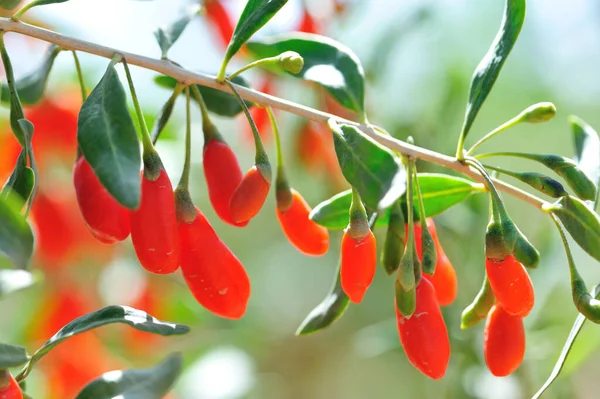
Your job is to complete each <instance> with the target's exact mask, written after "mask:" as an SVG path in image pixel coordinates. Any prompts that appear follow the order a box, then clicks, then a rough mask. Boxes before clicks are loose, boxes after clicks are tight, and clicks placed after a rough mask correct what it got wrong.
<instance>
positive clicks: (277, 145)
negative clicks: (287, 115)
mask: <svg viewBox="0 0 600 399" xmlns="http://www.w3.org/2000/svg"><path fill="white" fill-rule="evenodd" d="M266 110H267V115H269V120H270V121H271V126H272V127H273V136H275V148H276V149H277V173H278V174H281V175H282V176H283V175H284V168H283V150H282V149H281V137H280V135H279V128H278V127H277V121H276V120H275V115H273V110H272V109H271V108H270V107H267V108H266Z"/></svg>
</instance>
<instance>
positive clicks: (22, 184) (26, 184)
mask: <svg viewBox="0 0 600 399" xmlns="http://www.w3.org/2000/svg"><path fill="white" fill-rule="evenodd" d="M34 184H35V176H34V173H33V169H31V168H30V167H28V166H27V152H26V151H25V150H21V153H20V154H19V157H18V158H17V162H16V164H15V167H14V168H13V171H12V173H11V174H10V176H9V177H8V180H7V181H6V183H5V184H4V187H2V191H0V198H2V199H5V198H7V197H8V196H9V195H10V193H11V192H14V193H15V194H17V195H18V196H19V197H21V199H22V201H23V204H24V203H26V202H27V200H28V199H29V196H30V195H31V192H32V191H33V186H34Z"/></svg>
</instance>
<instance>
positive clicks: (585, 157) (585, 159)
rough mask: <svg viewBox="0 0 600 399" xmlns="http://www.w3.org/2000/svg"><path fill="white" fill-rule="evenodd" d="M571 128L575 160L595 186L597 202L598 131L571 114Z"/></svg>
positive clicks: (599, 175) (599, 182)
mask: <svg viewBox="0 0 600 399" xmlns="http://www.w3.org/2000/svg"><path fill="white" fill-rule="evenodd" d="M569 121H570V122H571V129H572V130H573V140H574V141H575V151H576V156H575V162H577V166H578V167H579V169H581V170H582V171H583V173H585V174H586V175H587V177H589V178H590V180H591V181H592V183H594V185H595V186H596V203H597V202H598V187H599V186H600V157H599V156H598V154H600V138H598V133H597V132H596V131H595V130H594V128H592V127H591V126H590V125H588V124H587V123H585V122H584V121H583V120H582V119H580V118H578V117H576V116H571V117H570V118H569Z"/></svg>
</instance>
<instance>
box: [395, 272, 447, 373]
mask: <svg viewBox="0 0 600 399" xmlns="http://www.w3.org/2000/svg"><path fill="white" fill-rule="evenodd" d="M416 301H417V306H416V309H415V312H414V313H413V315H412V316H411V317H410V318H405V317H404V316H402V315H401V314H400V312H399V311H398V307H397V306H396V304H395V303H394V306H395V307H396V319H397V321H398V333H399V335H400V342H401V343H402V347H403V348H404V352H406V357H407V358H408V360H409V361H410V362H411V363H412V365H413V366H415V367H416V368H417V370H419V371H420V372H421V373H423V374H425V375H426V376H428V377H429V378H433V379H434V380H437V379H440V378H442V377H443V376H444V375H445V374H446V368H447V367H448V362H449V361H450V340H449V339H448V330H447V328H446V323H445V322H444V318H443V317H442V312H441V310H440V305H439V303H438V301H437V298H436V292H435V288H434V287H433V285H432V284H431V283H430V282H429V280H428V278H427V277H425V276H423V279H422V280H421V282H420V283H419V285H418V286H417V289H416Z"/></svg>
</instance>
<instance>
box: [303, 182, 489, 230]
mask: <svg viewBox="0 0 600 399" xmlns="http://www.w3.org/2000/svg"><path fill="white" fill-rule="evenodd" d="M418 179H419V186H420V188H421V193H422V195H423V204H424V205H425V212H426V213H427V216H428V217H434V216H437V215H439V214H441V213H443V212H445V211H446V210H448V209H449V208H450V207H452V206H454V205H456V204H458V203H460V202H462V201H464V200H465V199H467V198H468V197H469V196H470V195H472V194H473V193H477V192H482V190H483V188H482V187H481V185H479V184H477V183H474V182H472V181H469V180H466V179H463V178H460V177H455V176H451V175H445V174H438V173H419V174H418ZM414 198H415V200H416V199H417V196H416V194H415V196H414ZM401 200H402V203H403V208H406V196H405V195H404V196H403V197H402V199H401ZM351 202H352V192H351V190H346V191H342V192H341V193H339V194H336V195H335V196H333V197H331V198H330V199H328V200H326V201H323V202H321V203H320V204H319V205H317V206H316V207H315V208H314V209H313V210H312V212H311V213H310V218H311V219H312V220H314V221H315V222H317V223H318V224H320V225H322V226H325V227H327V228H328V229H331V230H341V229H345V228H346V226H348V221H349V216H348V208H350V203H351ZM388 219H389V218H388V217H387V216H386V215H382V217H380V218H379V219H378V220H377V226H384V225H387V221H388Z"/></svg>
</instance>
